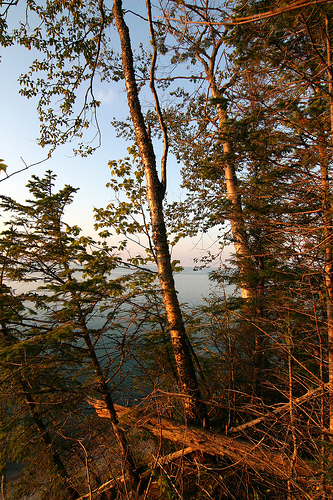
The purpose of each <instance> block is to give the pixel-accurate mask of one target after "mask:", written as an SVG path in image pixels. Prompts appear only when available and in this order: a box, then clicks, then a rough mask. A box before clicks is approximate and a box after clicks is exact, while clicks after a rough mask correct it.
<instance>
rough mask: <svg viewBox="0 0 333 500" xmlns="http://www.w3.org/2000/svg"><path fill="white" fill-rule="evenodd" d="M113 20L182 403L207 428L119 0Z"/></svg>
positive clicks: (162, 190)
mask: <svg viewBox="0 0 333 500" xmlns="http://www.w3.org/2000/svg"><path fill="white" fill-rule="evenodd" d="M113 16H114V20H115V23H116V27H117V30H118V34H119V38H120V44H121V51H122V65H123V71H124V78H125V85H126V92H127V100H128V106H129V109H130V113H131V118H132V122H133V126H134V130H135V135H136V140H137V143H138V148H139V152H140V156H141V159H142V162H143V165H144V172H145V178H146V187H147V199H148V204H149V211H150V218H151V224H152V239H153V243H154V250H155V255H156V261H157V266H158V277H159V282H160V286H161V291H162V294H163V300H164V306H165V311H166V316H167V321H168V326H169V330H170V335H171V340H172V345H173V351H174V355H175V360H176V366H177V372H178V376H179V381H180V384H181V389H182V391H183V393H185V394H186V395H188V398H186V399H185V413H186V418H187V420H188V421H189V422H191V423H195V424H200V425H205V424H207V409H206V405H205V404H204V403H202V401H201V395H200V391H199V386H198V382H197V378H196V374H195V370H194V366H193V361H192V357H191V352H190V349H189V344H188V339H187V336H186V333H185V327H184V322H183V318H182V313H181V310H180V306H179V302H178V298H177V294H176V290H175V283H174V279H173V274H172V266H171V258H170V252H169V246H168V241H167V233H166V228H165V223H164V214H163V206H162V202H163V198H164V194H165V188H166V185H165V182H160V180H159V178H158V174H157V167H156V158H155V153H154V149H153V145H152V141H151V139H150V137H149V133H148V131H147V127H146V125H145V122H144V118H143V114H142V111H141V104H140V101H139V97H138V88H137V85H136V80H135V73H134V63H133V53H132V48H131V41H130V35H129V30H128V27H127V25H126V23H125V20H124V16H123V12H122V2H121V0H114V1H113Z"/></svg>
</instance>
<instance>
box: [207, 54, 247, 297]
mask: <svg viewBox="0 0 333 500" xmlns="http://www.w3.org/2000/svg"><path fill="white" fill-rule="evenodd" d="M212 66H213V61H211V65H210V66H208V65H207V64H206V63H205V70H206V76H207V80H208V83H209V87H210V90H211V93H212V97H213V98H214V99H217V100H219V101H220V102H217V111H218V120H219V130H220V134H221V137H222V139H221V142H222V148H223V153H224V155H226V156H228V155H230V153H231V145H230V141H229V139H228V138H227V133H226V132H227V131H226V127H227V118H228V117H227V112H226V110H225V109H224V107H223V104H222V102H221V101H222V99H224V97H223V93H222V92H221V91H220V90H219V88H218V86H217V85H216V81H215V78H214V74H213V67H212ZM224 175H225V183H226V189H227V196H228V200H229V202H230V211H229V220H230V225H231V230H232V236H233V241H234V246H235V252H236V258H237V264H238V269H239V274H240V288H241V294H242V297H243V299H254V298H255V295H256V291H255V289H254V288H253V285H252V284H251V278H252V277H253V274H254V264H253V258H252V255H251V252H250V250H249V246H248V241H247V236H246V230H245V223H244V217H243V213H242V206H241V196H240V193H239V190H238V182H237V175H236V171H235V167H234V165H233V163H232V162H231V161H230V159H228V158H227V159H226V160H225V161H224Z"/></svg>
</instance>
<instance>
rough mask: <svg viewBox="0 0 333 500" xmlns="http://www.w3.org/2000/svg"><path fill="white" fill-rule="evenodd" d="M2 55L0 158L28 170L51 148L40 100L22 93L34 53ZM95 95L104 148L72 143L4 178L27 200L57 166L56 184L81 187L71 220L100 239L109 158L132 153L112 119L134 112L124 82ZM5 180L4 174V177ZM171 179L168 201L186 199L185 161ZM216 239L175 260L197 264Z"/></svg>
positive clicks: (183, 245) (190, 243)
mask: <svg viewBox="0 0 333 500" xmlns="http://www.w3.org/2000/svg"><path fill="white" fill-rule="evenodd" d="M0 56H1V61H0V75H1V77H0V109H1V120H0V138H1V139H0V158H2V159H3V160H4V162H5V163H6V164H7V165H8V174H11V173H12V172H15V171H17V170H20V169H22V168H24V163H23V161H22V159H21V158H23V160H24V162H26V163H27V164H32V163H36V162H39V161H40V160H42V159H43V158H45V157H46V155H47V151H45V150H43V149H42V148H40V147H39V146H38V145H37V144H36V139H37V137H38V134H39V121H38V117H37V112H36V104H37V101H36V100H35V99H29V100H28V99H26V98H25V97H22V96H20V95H19V88H20V87H19V83H18V81H17V79H18V77H19V75H20V74H21V73H23V72H24V71H26V70H27V69H28V66H29V62H31V60H32V54H31V53H30V52H29V51H27V50H26V49H23V48H20V47H7V48H2V47H1V48H0ZM95 94H96V97H97V98H98V99H99V100H100V101H101V107H100V109H99V113H98V116H99V122H100V126H101V130H102V146H101V147H100V148H99V149H98V150H97V151H96V152H95V153H94V154H93V155H91V156H89V157H87V158H82V157H80V156H74V155H73V153H72V148H73V145H71V144H68V145H65V146H61V147H59V148H58V149H57V150H56V151H55V152H54V153H53V154H52V157H51V158H50V159H48V160H47V161H46V162H44V163H41V164H39V165H36V166H34V167H32V168H30V169H29V170H26V171H23V172H20V173H18V174H16V175H14V176H12V177H10V178H8V179H5V180H4V181H2V182H0V194H2V195H7V196H10V197H12V198H14V199H16V200H18V201H21V202H22V201H24V200H25V199H26V198H27V197H28V190H27V189H26V188H25V186H26V183H27V181H28V180H29V179H30V177H31V175H32V174H34V175H37V176H39V177H41V176H43V175H44V173H45V171H46V170H52V171H53V172H54V173H55V174H57V184H56V187H58V188H61V187H62V186H63V185H64V184H70V185H72V186H73V187H76V188H79V192H78V193H77V194H76V196H75V198H74V202H73V204H72V205H71V207H70V208H69V210H68V214H67V215H68V217H67V218H66V220H67V222H68V223H69V224H73V225H74V224H76V225H78V226H79V227H81V228H82V230H83V233H84V234H86V235H90V236H92V237H93V238H95V239H97V235H96V233H94V230H93V223H94V220H93V208H94V207H97V208H99V207H105V206H106V205H107V204H108V203H109V202H110V201H111V198H112V192H111V191H110V190H109V189H107V188H106V187H105V185H106V183H107V182H108V180H109V167H108V161H109V160H114V159H116V160H117V159H120V158H124V157H125V156H127V154H128V153H127V147H129V146H131V145H132V144H131V142H125V141H124V140H123V139H119V138H117V137H116V134H115V131H114V129H113V127H112V125H111V123H110V121H111V120H112V118H113V117H116V118H117V119H122V118H125V117H126V116H127V115H128V114H129V112H128V106H127V100H126V94H125V91H124V87H123V85H122V84H116V83H111V84H110V83H107V84H106V83H98V82H97V81H96V87H95ZM3 178H4V174H3V173H1V176H0V180H1V179H3ZM167 182H168V189H167V191H168V200H169V201H175V200H179V199H181V198H182V196H184V193H183V192H182V189H181V188H180V183H181V176H180V165H178V164H177V162H176V161H175V159H174V158H172V157H170V158H169V162H168V179H167ZM1 215H2V214H1ZM1 226H3V224H2V222H1V218H0V228H1ZM215 234H216V233H215ZM213 242H214V236H209V235H205V236H204V237H203V238H201V237H199V238H197V239H196V240H189V239H186V240H181V241H180V243H178V245H177V246H176V248H174V249H173V254H172V258H173V259H179V260H180V261H181V264H182V265H184V266H191V265H193V258H195V257H200V256H201V255H202V254H203V251H204V249H206V248H209V247H210V246H211V245H212V244H213ZM110 243H111V244H112V241H111V242H110ZM215 248H216V247H215Z"/></svg>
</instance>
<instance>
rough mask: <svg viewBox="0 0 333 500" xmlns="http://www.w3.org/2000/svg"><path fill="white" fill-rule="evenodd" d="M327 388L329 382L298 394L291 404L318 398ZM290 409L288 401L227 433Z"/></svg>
mask: <svg viewBox="0 0 333 500" xmlns="http://www.w3.org/2000/svg"><path fill="white" fill-rule="evenodd" d="M328 388H329V384H328V383H327V384H324V385H323V386H322V387H317V388H316V389H312V390H311V391H308V392H307V393H305V394H303V396H300V397H299V398H296V399H294V400H293V401H292V405H293V406H300V405H301V404H302V403H305V402H306V401H309V400H310V399H312V398H318V397H320V396H322V395H323V394H324V392H325V389H328ZM289 410H290V402H289V403H286V404H284V405H282V406H280V407H279V408H276V409H275V410H272V411H270V412H268V413H265V414H264V415H262V416H261V417H258V418H256V419H254V420H251V421H250V422H246V423H245V424H242V425H238V426H237V427H231V428H230V429H229V430H228V434H235V433H237V432H241V431H244V430H246V429H250V428H252V427H255V426H256V425H258V424H260V423H262V422H265V421H266V420H269V419H271V418H274V417H275V416H277V415H280V414H281V413H283V412H285V411H289ZM322 431H323V432H326V430H325V429H322Z"/></svg>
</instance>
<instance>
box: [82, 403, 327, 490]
mask: <svg viewBox="0 0 333 500" xmlns="http://www.w3.org/2000/svg"><path fill="white" fill-rule="evenodd" d="M89 402H90V404H92V405H93V406H94V407H95V409H96V411H97V414H98V415H99V416H100V417H104V418H106V417H107V415H106V412H104V411H103V402H102V401H99V400H93V399H90V400H89ZM119 410H120V411H121V413H123V414H124V413H126V412H128V413H129V412H132V411H133V408H132V409H128V408H124V407H120V406H117V411H119ZM136 425H137V426H138V427H141V428H143V429H146V430H148V431H150V432H151V433H152V434H154V435H156V436H158V437H161V436H162V437H163V438H164V439H168V440H170V441H173V442H174V443H177V444H180V445H181V446H182V447H183V448H192V449H193V450H199V451H201V452H204V453H207V454H210V455H214V456H216V455H220V456H222V457H227V458H229V459H230V460H232V461H233V462H235V463H242V464H244V465H247V466H249V467H251V468H252V469H254V470H257V471H262V472H266V473H268V474H273V475H275V476H277V477H279V478H281V479H283V480H290V460H289V457H288V456H287V455H286V454H284V453H282V452H279V451H275V450H273V451H272V450H271V449H269V448H267V447H264V446H263V445H259V444H252V443H250V442H247V441H245V440H240V439H236V438H231V437H228V436H222V435H220V434H217V433H214V432H211V431H207V430H205V429H197V428H192V427H191V428H190V427H188V426H186V425H182V424H180V423H178V422H175V421H173V420H169V419H166V418H161V417H155V416H153V417H143V418H141V419H140V420H139V421H137V422H136ZM295 471H296V474H297V478H298V484H299V485H300V484H302V483H305V482H307V481H308V480H309V478H311V477H313V476H315V475H317V474H319V473H320V471H318V470H316V471H315V470H314V469H313V468H312V467H311V466H310V465H308V464H307V463H306V462H305V461H303V460H301V459H300V458H297V460H296V463H295ZM296 486H297V485H296Z"/></svg>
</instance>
